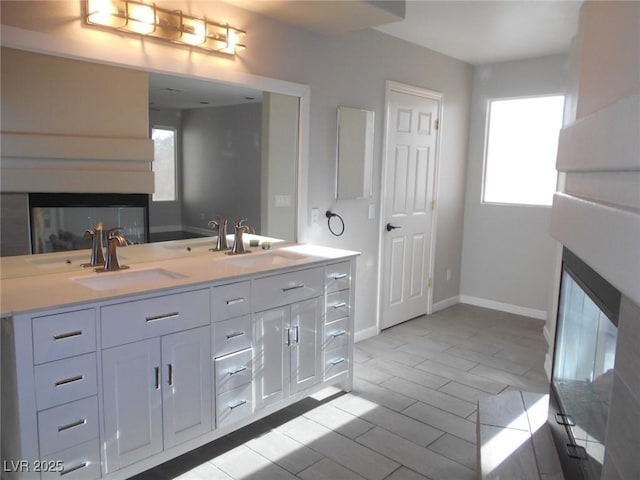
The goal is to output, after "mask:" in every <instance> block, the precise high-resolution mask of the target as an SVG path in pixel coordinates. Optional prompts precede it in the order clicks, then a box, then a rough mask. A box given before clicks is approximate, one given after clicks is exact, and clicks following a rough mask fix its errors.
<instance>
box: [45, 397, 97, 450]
mask: <svg viewBox="0 0 640 480" xmlns="http://www.w3.org/2000/svg"><path fill="white" fill-rule="evenodd" d="M38 438H39V441H40V456H46V455H50V454H52V453H55V452H59V451H60V450H65V449H67V448H70V447H73V446H74V445H78V444H80V443H84V442H86V441H89V440H91V439H93V438H98V398H97V397H95V396H93V397H88V398H83V399H82V400H77V401H75V402H71V403H66V404H64V405H61V406H59V407H54V408H50V409H48V410H43V411H42V412H39V413H38Z"/></svg>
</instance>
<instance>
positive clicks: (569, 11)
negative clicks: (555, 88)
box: [374, 0, 582, 65]
mask: <svg viewBox="0 0 640 480" xmlns="http://www.w3.org/2000/svg"><path fill="white" fill-rule="evenodd" d="M581 5H582V2H581V1H577V0H562V1H540V0H537V1H525V0H518V1H482V0H475V1H424V0H423V1H416V0H410V1H407V2H406V16H405V19H404V20H401V21H399V22H395V23H387V24H385V25H380V26H376V27H374V28H375V29H376V30H379V31H381V32H384V33H387V34H389V35H393V36H394V37H398V38H402V39H404V40H407V41H409V42H412V43H416V44H418V45H422V46H424V47H427V48H430V49H432V50H435V51H437V52H440V53H444V54H445V55H449V56H451V57H454V58H457V59H459V60H462V61H464V62H467V63H471V64H472V65H482V64H487V63H495V62H503V61H508V60H519V59H524V58H533V57H540V56H545V55H551V54H556V53H565V52H567V51H568V50H569V47H570V45H571V39H572V38H573V36H574V35H575V33H576V32H577V30H578V15H579V9H580V6H581Z"/></svg>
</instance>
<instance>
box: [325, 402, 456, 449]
mask: <svg viewBox="0 0 640 480" xmlns="http://www.w3.org/2000/svg"><path fill="white" fill-rule="evenodd" d="M415 403H418V400H416V401H415V402H414V403H413V404H412V405H414V404H415ZM378 406H379V407H382V406H381V405H378ZM337 408H339V407H337ZM382 408H385V407H382ZM386 408H387V409H388V410H389V411H391V412H393V413H397V414H398V415H402V416H403V417H404V418H406V419H407V420H411V421H413V422H417V423H420V424H422V425H424V426H427V427H429V428H432V429H434V430H437V431H438V432H440V434H439V435H438V436H437V437H436V438H435V439H434V440H432V441H431V442H429V443H428V444H427V445H431V444H432V443H433V442H435V441H436V440H437V439H438V438H440V437H442V436H443V435H444V434H446V433H449V432H446V431H444V430H442V429H441V428H438V427H434V426H433V425H429V424H428V423H425V422H423V421H422V420H419V419H417V418H413V417H411V416H409V415H406V414H404V413H402V412H398V411H396V410H392V409H390V408H388V407H386ZM407 408H409V407H407ZM341 410H342V409H341ZM347 413H349V412H347ZM358 418H361V417H360V416H358ZM365 421H366V422H368V423H372V424H373V426H374V427H377V428H380V429H382V430H385V431H386V432H389V433H392V434H393V435H397V436H398V437H400V438H404V439H405V440H408V441H409V442H412V443H415V444H416V445H418V446H421V447H424V448H426V447H427V445H420V444H419V443H416V442H414V441H413V440H412V439H410V438H407V437H405V436H404V435H402V434H400V433H398V432H393V431H391V430H389V429H388V428H386V427H384V426H382V425H380V424H377V423H373V422H370V421H369V420H365ZM371 430H373V429H372V428H370V429H369V430H367V431H366V432H362V433H361V434H360V435H358V436H357V437H355V438H358V437H361V436H362V435H364V434H365V433H368V432H370V431H371Z"/></svg>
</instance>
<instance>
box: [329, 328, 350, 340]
mask: <svg viewBox="0 0 640 480" xmlns="http://www.w3.org/2000/svg"><path fill="white" fill-rule="evenodd" d="M346 333H347V331H346V330H338V331H336V332H331V336H332V337H333V338H336V337H341V336H342V335H344V334H346Z"/></svg>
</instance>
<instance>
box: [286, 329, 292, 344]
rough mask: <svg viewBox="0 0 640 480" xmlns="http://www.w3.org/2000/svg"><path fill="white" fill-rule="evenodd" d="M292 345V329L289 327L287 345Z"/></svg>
mask: <svg viewBox="0 0 640 480" xmlns="http://www.w3.org/2000/svg"><path fill="white" fill-rule="evenodd" d="M290 346H291V329H290V328H287V347H290Z"/></svg>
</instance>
